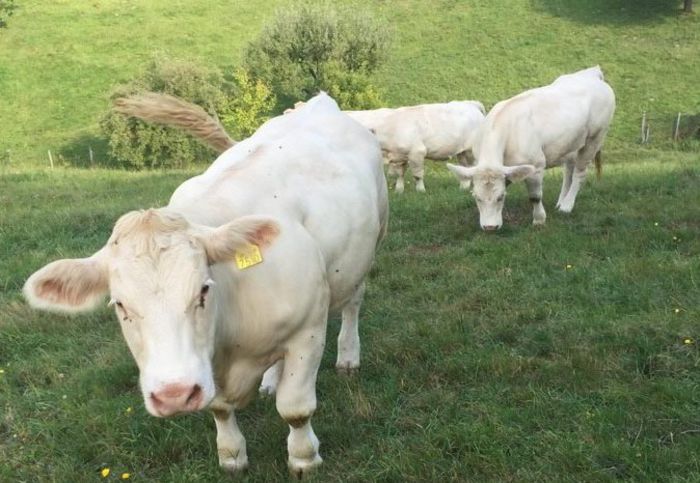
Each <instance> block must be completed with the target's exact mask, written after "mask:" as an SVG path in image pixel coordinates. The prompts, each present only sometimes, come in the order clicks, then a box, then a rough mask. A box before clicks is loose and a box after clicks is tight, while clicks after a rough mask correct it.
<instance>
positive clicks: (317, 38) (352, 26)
mask: <svg viewBox="0 0 700 483" xmlns="http://www.w3.org/2000/svg"><path fill="white" fill-rule="evenodd" d="M389 37H390V35H389V29H388V26H387V25H386V23H385V22H383V21H381V20H379V19H377V18H376V17H374V16H373V15H372V14H371V13H370V12H368V11H366V10H362V9H358V8H357V7H354V8H351V7H334V6H331V5H329V4H310V3H301V4H297V5H295V6H293V7H290V8H285V9H281V10H278V11H277V13H276V16H275V17H274V19H273V20H272V21H271V22H270V23H268V24H267V25H266V26H265V27H263V30H262V32H261V33H260V35H259V36H258V38H257V39H255V40H254V41H252V42H251V43H250V44H249V45H248V48H247V50H246V55H245V60H246V66H247V68H248V70H249V71H250V73H251V74H252V75H253V76H254V77H255V78H260V79H263V80H264V81H265V82H266V83H267V84H268V85H270V86H271V87H272V89H273V91H274V93H275V94H276V95H277V97H278V99H279V100H280V101H282V103H283V104H286V105H290V104H291V103H293V101H295V100H300V99H302V100H306V99H308V98H309V97H310V96H312V95H314V94H316V93H317V92H318V91H319V90H327V91H331V90H333V89H335V90H336V91H337V90H338V89H339V88H340V87H341V86H345V87H346V88H350V89H366V90H367V92H366V93H351V94H348V93H347V92H346V93H344V94H347V95H345V97H346V98H347V99H353V100H354V102H357V101H358V100H361V99H362V100H367V101H370V100H373V99H375V98H376V90H375V89H374V88H373V87H372V86H371V84H369V82H368V80H367V78H368V77H369V76H370V75H371V74H372V73H373V72H375V71H376V70H377V68H378V67H379V66H380V65H381V64H382V63H383V62H384V61H385V60H386V58H387V52H388V46H389ZM362 79H364V80H362ZM334 93H335V94H336V95H337V94H338V92H334ZM355 94H357V95H355ZM372 102H374V101H372ZM342 107H345V108H348V107H375V106H356V105H354V106H347V105H345V106H342Z"/></svg>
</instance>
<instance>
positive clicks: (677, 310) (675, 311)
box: [673, 309, 681, 314]
mask: <svg viewBox="0 0 700 483" xmlns="http://www.w3.org/2000/svg"><path fill="white" fill-rule="evenodd" d="M673 313H674V314H680V313H681V309H673Z"/></svg>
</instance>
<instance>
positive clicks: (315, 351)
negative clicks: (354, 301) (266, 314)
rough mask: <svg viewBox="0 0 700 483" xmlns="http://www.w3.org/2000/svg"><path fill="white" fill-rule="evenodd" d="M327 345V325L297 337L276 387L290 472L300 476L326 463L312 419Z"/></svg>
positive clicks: (287, 354)
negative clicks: (322, 360)
mask: <svg viewBox="0 0 700 483" xmlns="http://www.w3.org/2000/svg"><path fill="white" fill-rule="evenodd" d="M325 316H327V314H326V315H324V317H325ZM324 325H325V320H324ZM324 344H325V326H324V327H323V328H319V329H318V330H314V331H308V332H305V333H303V334H301V335H300V336H298V337H296V338H295V340H294V342H293V343H291V344H289V345H288V350H287V353H286V355H285V359H284V370H283V372H282V377H281V378H280V382H279V385H278V386H277V399H276V405H277V411H278V412H279V414H280V416H282V418H283V419H284V420H285V421H286V422H287V424H289V436H288V437H287V451H288V453H289V459H288V465H289V470H290V471H291V472H292V473H293V474H294V475H296V476H297V477H301V476H303V474H304V473H306V472H308V471H309V470H311V469H312V468H314V467H316V466H318V465H320V464H321V462H322V461H323V460H322V459H321V455H320V454H319V452H318V449H319V441H318V438H317V437H316V434H314V430H313V428H312V427H311V416H312V415H313V413H314V411H315V410H316V375H317V373H318V367H319V365H320V363H321V356H322V355H323V346H324Z"/></svg>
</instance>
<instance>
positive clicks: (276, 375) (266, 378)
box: [258, 359, 284, 396]
mask: <svg viewBox="0 0 700 483" xmlns="http://www.w3.org/2000/svg"><path fill="white" fill-rule="evenodd" d="M283 370H284V359H280V360H278V361H277V362H275V363H274V364H273V365H272V366H270V368H269V369H268V370H266V371H265V374H263V378H262V382H261V383H260V389H258V390H259V391H260V394H262V395H263V396H272V395H273V394H274V393H275V392H276V391H277V384H279V381H280V376H281V375H282V371H283Z"/></svg>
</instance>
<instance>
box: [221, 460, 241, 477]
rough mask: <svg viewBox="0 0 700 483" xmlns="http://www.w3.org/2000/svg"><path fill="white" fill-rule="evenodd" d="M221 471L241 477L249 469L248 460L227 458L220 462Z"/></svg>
mask: <svg viewBox="0 0 700 483" xmlns="http://www.w3.org/2000/svg"><path fill="white" fill-rule="evenodd" d="M219 466H221V469H223V470H224V471H226V472H227V473H229V474H231V475H239V474H241V473H243V472H245V471H246V470H247V469H248V458H226V459H221V460H219Z"/></svg>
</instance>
